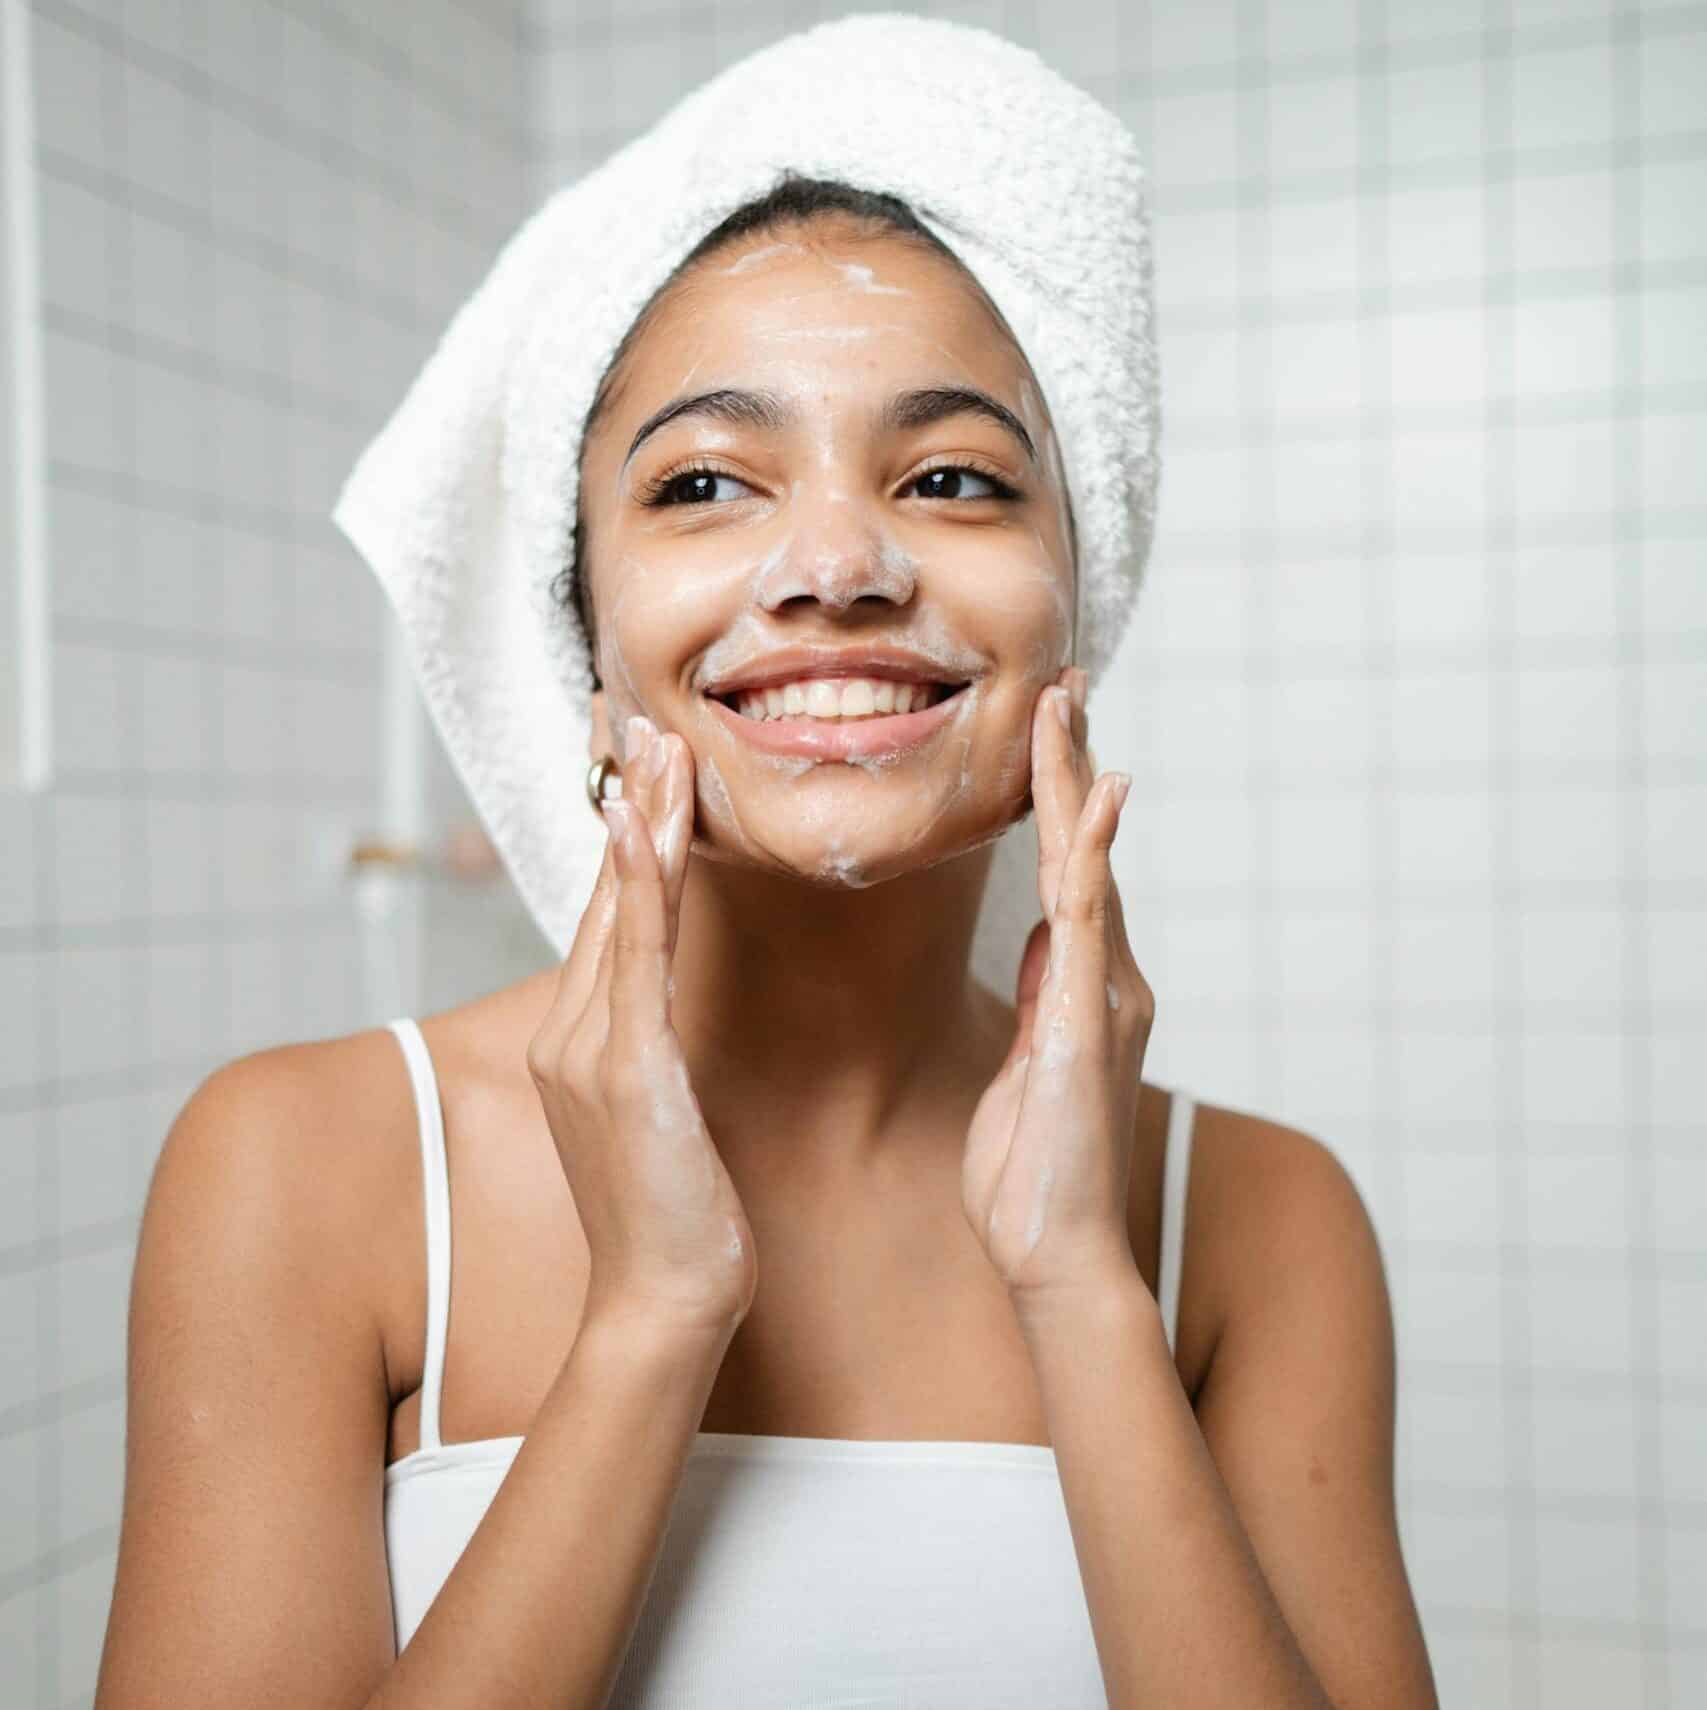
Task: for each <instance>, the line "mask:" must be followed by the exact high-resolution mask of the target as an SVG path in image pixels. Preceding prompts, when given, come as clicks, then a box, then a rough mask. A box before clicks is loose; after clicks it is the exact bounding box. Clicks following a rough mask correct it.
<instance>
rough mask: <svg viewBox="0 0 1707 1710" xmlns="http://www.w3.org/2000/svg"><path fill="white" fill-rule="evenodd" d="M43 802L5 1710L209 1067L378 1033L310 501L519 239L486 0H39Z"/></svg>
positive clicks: (37, 820)
mask: <svg viewBox="0 0 1707 1710" xmlns="http://www.w3.org/2000/svg"><path fill="white" fill-rule="evenodd" d="M29 22H30V25H31V33H32V37H33V57H34V61H35V64H34V68H33V69H34V75H35V91H36V108H37V125H38V136H37V143H38V154H39V196H40V213H41V228H42V246H43V249H42V258H43V269H44V277H43V295H44V310H45V323H46V324H45V345H46V348H45V360H46V385H47V393H48V420H47V435H48V454H49V470H48V476H49V487H50V490H49V493H48V517H49V525H50V528H51V532H52V553H53V559H52V563H53V571H54V580H55V601H56V603H55V607H54V613H53V646H54V667H55V671H56V675H57V702H56V706H55V709H54V710H55V716H56V719H57V726H58V767H59V770H58V777H57V782H56V784H55V787H54V788H53V789H52V791H51V792H49V793H47V794H45V795H41V796H35V797H17V796H10V797H0V1372H3V1373H4V1377H3V1379H0V1702H3V1703H5V1704H6V1705H8V1706H20V1707H22V1706H26V1705H27V1706H36V1707H38V1710H48V1707H58V1706H61V1705H87V1704H88V1703H89V1701H90V1698H91V1695H92V1692H93V1685H94V1677H95V1668H96V1663H97V1660H98V1657H99V1652H100V1644H101V1637H102V1633H103V1630H104V1628H105V1624H106V1616H107V1607H108V1601H109V1597H110V1592H111V1585H112V1573H113V1566H114V1558H115V1547H116V1542H117V1524H118V1518H119V1496H120V1489H121V1471H122V1462H121V1453H122V1441H123V1422H124V1415H123V1405H124V1404H123V1358H124V1331H125V1322H124V1320H125V1303H126V1297H127V1289H128V1285H129V1275H130V1267H131V1262H132V1258H133V1255H134V1246H135V1235H136V1223H137V1215H138V1211H139V1209H140V1205H141V1196H142V1193H143V1191H144V1188H145V1186H146V1184H147V1180H148V1176H149V1172H150V1171H151V1169H152V1168H153V1164H154V1159H155V1156H156V1154H157V1152H158V1149H159V1144H160V1141H161V1139H162V1138H163V1136H164V1133H165V1130H166V1126H167V1125H168V1123H169V1122H170V1120H171V1118H172V1116H173V1115H174V1114H175V1113H176V1111H177V1110H178V1109H179V1107H180V1106H181V1105H182V1102H183V1100H184V1098H185V1097H186V1096H187V1095H188V1093H189V1092H190V1090H191V1089H192V1088H193V1087H194V1085H195V1084H196V1083H197V1082H198V1081H199V1080H200V1079H201V1077H202V1076H203V1075H204V1074H206V1073H207V1072H208V1071H209V1070H210V1069H211V1068H213V1067H214V1066H215V1065H216V1064H218V1063H220V1062H223V1061H226V1060H228V1059H229V1058H231V1057H233V1056H235V1055H238V1054H240V1053H242V1052H245V1051H248V1050H251V1049H254V1048H257V1047H259V1046H263V1045H271V1044H275V1043H278V1042H280V1041H283V1040H291V1039H306V1038H314V1037H319V1036H323V1035H328V1034H336V1033H341V1032H344V1031H347V1030H348V1029H350V1028H351V1027H354V1026H358V1025H366V1024H368V1023H370V1022H371V1021H373V1020H375V1019H378V1018H376V1017H373V1016H371V1015H369V1014H367V1013H365V1011H364V1008H363V991H364V987H363V982H362V978H361V965H360V956H359V950H358V944H357V936H356V934H355V932H354V931H353V929H352V918H353V917H352V914H351V909H350V905H349V900H348V896H347V894H346V893H345V891H344V889H343V888H342V887H341V885H340V884H339V883H338V882H337V880H336V878H335V877H334V876H333V875H334V873H335V869H336V864H337V862H338V861H339V860H340V859H341V858H342V857H343V856H344V855H345V854H346V853H347V851H348V848H349V844H350V840H351V838H352V836H353V835H354V834H356V833H357V832H358V831H362V830H369V829H372V822H373V817H374V814H375V811H376V804H377V803H378V801H379V800H380V783H381V780H380V778H379V770H378V768H379V733H380V730H381V725H382V721H381V716H380V711H381V709H380V704H379V694H380V675H381V647H382V642H381V637H382V634H383V630H382V622H381V619H382V611H381V600H380V596H379V594H378V591H377V587H376V585H374V584H373V582H372V578H371V577H370V576H369V575H368V574H367V572H366V571H365V569H363V568H362V566H361V565H360V563H359V561H358V560H357V559H356V558H355V557H354V555H353V554H352V553H351V552H350V549H349V548H348V546H347V545H346V544H345V543H344V541H343V539H342V537H341V536H339V535H337V533H336V532H335V531H334V530H333V528H332V527H331V525H330V523H329V522H328V521H327V513H328V511H329V509H330V506H331V503H332V499H333V496H334V494H335V492H336V487H337V483H338V481H339V480H340V479H341V477H342V475H343V473H344V472H345V470H346V469H347V467H348V465H349V463H350V461H351V459H352V458H353V456H354V454H355V452H356V450H357V449H358V447H359V446H360V445H361V444H362V443H363V442H364V440H365V439H366V437H367V436H368V435H369V434H370V433H371V432H372V431H373V430H374V428H375V427H376V426H377V425H378V423H379V421H380V420H382V419H383V416H384V413H385V412H387V411H388V410H389V409H390V408H391V407H392V406H393V405H394V404H395V402H396V400H397V398H398V396H399V395H400V393H401V390H402V388H403V386H404V385H405V384H406V382H407V381H408V379H409V378H410V376H411V375H412V374H413V373H414V371H415V369H416V368H417V366H418V365H419V363H420V362H421V360H422V359H423V358H424V356H425V355H426V353H427V351H428V350H429V349H430V348H431V345H432V343H433V341H434V340H435V339H436V338H437V336H438V334H439V332H440V330H441V328H442V325H443V322H444V320H445V318H446V317H447V316H448V315H449V313H450V312H451V310H452V309H453V308H454V307H455V305H456V304H457V303H458V302H459V301H460V300H461V299H462V297H463V296H464V295H466V293H467V292H468V290H469V289H470V288H471V287H472V285H473V284H474V282H475V281H476V279H477V278H478V277H479V276H480V274H481V273H482V272H484V270H485V267H486V265H487V263H488V260H489V258H490V254H491V251H492V250H493V248H494V247H495V245H496V244H497V243H498V242H499V241H500V240H501V238H502V237H503V235H504V234H505V233H506V232H508V231H509V230H510V228H511V227H512V226H513V225H514V223H515V220H516V219H517V218H518V217H519V214H520V212H521V208H522V201H523V192H524V182H523V165H524V158H523V157H524V149H525V146H526V134H527V130H526V126H525V124H524V122H523V119H524V115H523V110H522V105H521V100H522V89H521V84H520V69H521V54H520V39H521V37H520V24H521V20H520V17H519V14H518V11H517V8H516V7H515V6H514V5H512V4H504V3H495V0H482V3H481V4H472V3H453V0H365V3H364V4H363V5H361V6H360V7H355V6H346V5H339V4H332V3H330V0H241V3H238V0H146V3H144V0H35V3H34V4H33V5H32V6H31V7H30V9H29Z"/></svg>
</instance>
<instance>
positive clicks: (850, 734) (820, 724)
mask: <svg viewBox="0 0 1707 1710" xmlns="http://www.w3.org/2000/svg"><path fill="white" fill-rule="evenodd" d="M706 699H707V701H709V702H710V704H711V707H712V710H713V711H714V712H715V713H716V715H717V717H719V718H720V719H722V720H723V721H724V722H725V723H726V724H729V725H731V726H732V727H733V728H734V731H735V734H736V735H737V736H739V737H740V738H741V739H742V741H744V742H749V743H751V744H752V745H753V747H755V748H758V749H761V750H762V751H763V752H764V753H766V754H804V755H806V756H808V757H809V758H811V759H814V760H858V759H864V758H865V757H866V756H868V755H872V754H894V753H898V752H899V751H900V750H901V749H903V748H916V747H917V746H918V745H919V744H920V743H921V742H924V741H926V740H928V739H929V738H930V737H932V736H934V735H935V734H936V732H937V731H939V730H941V729H942V727H943V726H944V725H945V724H947V723H948V721H949V720H950V719H951V718H953V717H954V715H955V714H956V713H957V712H959V710H960V707H961V703H962V702H964V701H965V699H966V690H965V688H964V687H962V688H961V689H959V690H957V691H956V692H955V693H954V694H952V695H949V696H947V697H946V698H945V699H943V700H940V701H937V702H935V703H934V704H933V705H931V706H928V707H924V708H921V709H920V710H919V711H918V712H908V713H888V714H886V715H885V716H884V717H882V718H855V719H842V720H833V719H815V718H767V719H757V718H743V717H742V716H741V715H740V714H739V713H738V712H736V711H735V710H734V709H733V708H732V707H726V706H725V705H724V704H723V703H722V701H719V700H713V699H712V698H711V696H709V695H708V696H706Z"/></svg>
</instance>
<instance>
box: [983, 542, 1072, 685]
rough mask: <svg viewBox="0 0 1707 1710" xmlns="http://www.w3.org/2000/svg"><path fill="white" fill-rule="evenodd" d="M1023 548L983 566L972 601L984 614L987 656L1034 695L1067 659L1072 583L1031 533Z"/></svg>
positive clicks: (1066, 570)
mask: <svg viewBox="0 0 1707 1710" xmlns="http://www.w3.org/2000/svg"><path fill="white" fill-rule="evenodd" d="M1026 545H1027V548H1028V549H1027V550H1015V551H1014V552H1012V553H1009V554H1003V555H1001V556H1000V557H998V558H997V559H996V560H994V561H993V562H992V563H991V564H989V565H988V566H986V574H985V575H984V576H983V577H982V578H981V585H980V587H979V590H978V601H979V605H980V607H981V608H982V609H983V610H984V611H985V612H986V613H988V623H989V626H990V642H991V644H992V651H994V652H995V653H996V655H997V657H999V658H1000V659H1001V660H1002V661H1003V663H1004V667H1005V671H1006V674H1007V675H1008V676H1009V677H1010V678H1017V679H1019V680H1022V681H1024V682H1026V683H1029V684H1031V685H1032V686H1033V691H1034V692H1035V690H1036V689H1041V688H1042V687H1044V686H1045V685H1046V684H1048V683H1053V682H1054V681H1055V679H1056V677H1057V676H1058V675H1059V674H1060V671H1061V668H1062V666H1064V665H1066V664H1068V663H1069V662H1070V661H1071V659H1072V648H1073V578H1072V571H1071V569H1070V568H1069V567H1067V566H1066V565H1064V564H1063V563H1062V562H1061V561H1060V560H1058V559H1057V558H1055V557H1053V556H1052V555H1051V554H1050V553H1049V551H1048V549H1047V543H1046V542H1045V540H1044V539H1043V537H1042V535H1041V534H1040V533H1039V532H1038V531H1037V530H1036V529H1035V528H1034V529H1032V530H1030V531H1029V535H1028V537H1027V539H1026Z"/></svg>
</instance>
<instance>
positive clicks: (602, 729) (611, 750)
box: [587, 689, 616, 761]
mask: <svg viewBox="0 0 1707 1710" xmlns="http://www.w3.org/2000/svg"><path fill="white" fill-rule="evenodd" d="M588 705H589V707H590V709H591V712H592V721H591V728H590V729H589V731H588V733H587V758H588V760H589V761H591V760H597V759H599V758H601V757H602V756H603V755H606V754H613V755H614V754H615V753H616V744H615V743H614V742H612V741H611V735H610V720H609V718H608V717H607V716H606V713H605V692H604V690H603V689H594V690H593V696H592V700H591V701H590V702H589V703H588Z"/></svg>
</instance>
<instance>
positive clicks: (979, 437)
mask: <svg viewBox="0 0 1707 1710" xmlns="http://www.w3.org/2000/svg"><path fill="white" fill-rule="evenodd" d="M944 392H970V393H974V394H981V395H982V396H983V397H985V398H987V399H989V400H991V401H992V402H993V404H994V405H995V406H996V408H995V409H994V410H984V409H980V408H978V407H977V405H976V404H975V402H972V401H970V400H968V399H966V398H964V397H960V398H950V399H947V400H946V401H945V400H944V399H943V398H942V397H941V396H940V394H942V393H944ZM707 394H717V395H719V396H720V399H721V401H719V400H718V399H717V398H712V399H710V400H708V401H706V402H703V403H701V404H699V405H697V406H694V405H692V404H688V405H687V407H682V406H683V405H684V402H685V401H687V400H691V399H705V398H706V395H707ZM671 408H673V410H674V413H672V414H670V416H669V419H668V420H667V421H664V422H663V423H662V424H661V425H657V418H658V417H659V415H660V413H661V412H665V411H666V410H668V409H671ZM1009 418H1011V421H1010V420H1009ZM648 430H649V431H648ZM637 436H639V438H638V443H635V442H636V439H637ZM1027 440H1029V447H1028V445H1027V444H1026V441H1027ZM631 447H632V449H631ZM1007 494H1011V495H1013V496H1012V497H1008V496H1005V495H1007ZM581 505H582V516H583V519H584V521H585V524H586V533H587V538H588V541H589V558H590V573H591V576H592V584H591V587H592V597H593V606H594V609H595V613H596V622H597V629H598V649H599V653H598V669H599V676H600V679H601V681H602V683H603V685H604V688H603V690H602V693H601V695H600V696H598V697H595V709H596V714H597V715H599V716H597V717H596V720H595V752H602V751H604V750H605V749H606V748H608V749H610V750H612V751H614V752H618V753H620V752H621V751H622V739H623V721H624V719H625V718H627V717H628V716H629V715H630V714H633V713H643V714H645V715H646V716H647V717H649V718H650V719H651V720H652V722H653V723H654V724H655V725H656V726H657V727H658V729H659V730H660V731H669V730H674V731H679V732H680V733H681V735H682V736H683V737H685V738H686V740H687V742H688V745H689V747H690V748H691V749H692V750H693V755H694V763H695V778H696V785H697V795H698V803H697V813H696V830H695V836H696V842H695V848H696V851H697V852H699V853H700V854H702V855H706V856H709V857H711V858H713V859H718V860H727V861H735V862H740V863H743V864H749V865H757V866H761V867H763V868H766V869H768V870H771V871H776V872H786V873H789V874H793V875H796V876H798V877H802V878H805V879H807V880H810V881H813V882H818V883H825V884H838V885H852V886H862V885H869V884H875V883H877V882H878V881H880V880H883V879H887V878H891V877H893V876H895V875H896V874H898V873H902V872H906V871H909V870H912V869H914V868H919V867H924V866H929V865H932V864H934V863H936V862H938V861H942V860H945V859H947V858H948V857H949V856H952V855H956V854H959V853H961V852H963V851H965V850H968V849H971V848H974V847H976V846H977V845H979V844H982V843H987V842H989V841H990V840H991V839H992V838H994V837H996V836H998V835H999V834H1000V833H1001V832H1002V831H1004V830H1006V829H1007V827H1008V826H1010V825H1012V824H1013V823H1014V822H1015V821H1016V820H1017V819H1019V818H1021V817H1022V816H1023V814H1024V813H1025V811H1026V808H1027V807H1028V805H1029V792H1030V763H1029V754H1030V746H1029V737H1030V724H1031V714H1032V708H1033V705H1034V703H1035V701H1036V698H1037V694H1038V691H1039V690H1040V689H1042V688H1043V687H1044V686H1046V685H1047V684H1049V683H1052V682H1055V681H1056V680H1057V679H1058V678H1059V676H1060V673H1061V670H1062V667H1063V666H1065V665H1066V664H1068V663H1070V661H1071V653H1070V649H1071V646H1072V622H1073V602H1074V588H1073V566H1072V560H1071V552H1070V547H1069V541H1068V533H1067V521H1066V497H1065V482H1064V477H1063V474H1062V466H1061V459H1060V455H1059V453H1058V451H1057V448H1056V443H1055V437H1054V433H1053V430H1052V428H1051V426H1050V423H1049V419H1048V416H1047V413H1046V411H1045V408H1044V404H1043V399H1042V396H1041V393H1040V392H1039V389H1038V387H1037V384H1036V381H1035V379H1034V377H1033V376H1032V374H1031V371H1030V368H1029V365H1028V364H1027V363H1026V361H1025V358H1024V357H1023V355H1021V354H1020V353H1019V352H1018V351H1017V350H1015V348H1014V346H1013V344H1012V342H1011V340H1010V339H1009V338H1008V336H1007V334H1006V332H1005V331H1004V330H1003V329H1002V328H1001V327H1000V325H999V323H997V322H996V321H995V320H994V319H993V318H992V317H991V315H990V312H989V310H988V309H987V308H986V307H985V305H984V304H983V302H982V301H981V300H980V298H979V296H978V294H977V293H976V292H975V291H974V290H973V289H972V288H971V287H970V286H969V285H968V284H967V283H966V281H965V280H964V278H963V277H962V276H961V275H960V274H959V272H958V271H957V270H956V269H955V268H954V267H953V265H952V264H951V263H949V262H947V261H946V260H944V259H942V258H940V257H936V256H933V255H931V254H929V253H928V252H927V251H925V250H924V249H923V248H922V247H919V246H916V245H914V244H911V243H908V242H905V241H901V240H897V239H895V238H890V237H869V236H861V235H856V234H855V233H854V232H853V231H851V230H849V229H848V228H846V227H845V226H840V225H838V226H837V227H836V228H835V229H833V230H826V229H825V226H824V223H823V222H820V223H819V224H818V225H817V226H816V227H815V228H814V229H813V231H812V232H811V233H810V234H808V233H805V232H801V231H788V232H784V233H781V234H772V235H768V236H765V237H762V238H755V239H752V240H749V241H748V242H746V243H745V244H742V245H739V246H736V247H733V248H730V249H725V250H723V251H722V252H720V253H719V254H717V255H715V256H712V257H710V258H708V259H707V260H706V261H705V262H704V263H702V264H701V265H700V266H699V267H698V268H696V269H695V270H694V272H693V274H692V275H691V277H690V278H689V279H686V280H684V281H683V282H682V284H681V285H680V286H678V288H677V289H676V290H675V291H674V292H672V293H671V295H670V296H669V298H668V299H667V300H666V301H665V302H664V303H663V304H662V305H660V308H659V311H658V312H657V314H656V316H655V318H654V319H653V321H652V322H651V324H650V325H649V326H648V327H647V328H646V330H645V332H644V334H643V336H642V337H641V338H640V339H639V340H638V341H637V342H636V343H635V344H634V345H633V346H632V347H631V348H630V351H629V358H628V361H627V362H626V364H625V365H624V369H623V372H622V376H621V383H620V385H619V386H618V387H617V388H616V390H615V391H614V393H613V395H612V397H611V399H610V400H609V402H608V404H607V407H606V410H605V412H604V413H603V414H602V415H601V418H600V420H599V423H598V424H597V426H596V427H595V429H594V432H593V433H592V434H591V435H590V436H589V438H588V440H587V443H586V445H585V447H584V450H583V457H582V498H581ZM908 694H910V695H911V696H912V697H913V710H910V711H906V712H902V711H900V710H898V709H899V707H900V706H901V705H904V704H905V700H904V697H905V696H906V695H908ZM891 697H893V701H892V700H891ZM601 702H602V705H601V704H600V703H601ZM927 703H928V704H927ZM773 708H777V709H779V716H765V715H767V714H769V713H770V712H771V709H773ZM921 708H922V710H920V709H921Z"/></svg>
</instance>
